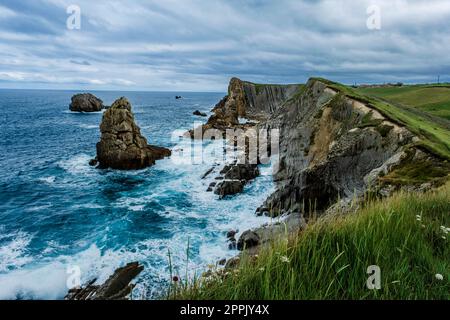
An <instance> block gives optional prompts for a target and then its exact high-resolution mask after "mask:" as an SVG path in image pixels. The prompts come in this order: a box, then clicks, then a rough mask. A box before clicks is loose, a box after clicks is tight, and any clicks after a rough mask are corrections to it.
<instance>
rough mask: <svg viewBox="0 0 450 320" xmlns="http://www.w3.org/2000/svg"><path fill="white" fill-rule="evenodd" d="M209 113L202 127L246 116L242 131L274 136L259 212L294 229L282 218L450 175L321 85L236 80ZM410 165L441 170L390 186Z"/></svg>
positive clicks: (412, 138)
mask: <svg viewBox="0 0 450 320" xmlns="http://www.w3.org/2000/svg"><path fill="white" fill-rule="evenodd" d="M214 112H215V114H214V116H213V117H211V118H210V119H209V121H208V123H207V124H206V125H205V126H204V129H205V128H217V129H226V128H241V127H242V124H240V123H239V121H238V119H239V117H245V118H247V119H252V120H254V121H255V122H253V123H250V124H249V123H247V124H246V126H245V127H244V128H249V127H252V126H253V127H256V128H257V129H261V128H266V129H279V130H280V139H279V153H278V157H279V167H278V170H277V171H276V172H274V179H275V181H276V184H277V189H276V191H275V192H274V193H273V194H272V195H271V196H270V197H269V198H268V199H267V200H266V201H265V203H264V204H262V206H261V207H260V208H257V214H261V215H270V216H273V217H275V216H281V217H282V219H281V220H282V221H293V223H294V224H297V225H298V223H297V220H298V219H291V218H287V217H289V216H292V215H293V214H294V216H298V217H301V218H302V219H303V218H304V217H305V218H306V219H307V218H308V215H309V214H310V213H311V212H314V214H317V213H318V214H321V213H326V212H328V213H330V212H334V211H335V210H336V209H339V210H341V209H342V210H348V209H349V208H351V207H352V206H353V205H356V206H357V205H358V200H360V199H363V198H364V196H366V195H367V194H368V193H369V191H370V192H371V193H375V194H376V195H377V196H387V195H389V194H390V193H391V192H392V191H393V190H396V189H398V188H409V189H414V190H427V189H429V188H431V187H432V186H433V185H434V184H437V183H439V181H442V179H443V178H445V177H446V176H447V175H448V173H449V172H450V168H449V165H448V163H447V162H445V161H442V159H439V157H437V156H436V155H434V154H432V153H430V152H428V151H426V150H424V149H423V148H421V147H420V140H421V138H422V137H420V136H419V135H417V134H414V133H412V131H411V130H409V129H408V127H407V126H405V125H403V124H402V123H399V122H398V121H396V120H394V119H391V118H390V117H387V116H386V115H385V114H384V113H381V112H380V111H379V110H377V109H376V108H374V106H373V105H370V104H368V103H365V102H364V101H360V100H358V99H355V98H354V97H352V96H349V95H347V94H346V93H345V92H340V91H339V90H336V88H335V87H333V86H330V85H329V84H328V83H327V82H326V81H321V80H319V79H311V80H309V81H308V83H307V84H306V85H304V86H299V85H296V86H292V85H288V86H281V85H280V86H276V85H267V86H261V85H255V84H250V83H248V82H244V81H241V80H239V79H235V78H234V79H232V80H231V82H230V86H229V94H228V96H227V97H225V98H224V99H223V100H222V101H221V102H220V103H219V104H218V105H217V106H216V108H215V109H214ZM408 166H413V167H414V168H412V170H422V169H424V170H426V168H428V167H433V168H439V170H435V171H436V172H434V173H433V174H431V175H428V176H427V175H425V176H426V177H425V178H424V179H407V177H405V179H400V180H401V183H395V182H394V180H395V179H394V180H393V179H392V177H393V176H394V177H395V176H396V175H398V174H396V173H398V172H401V171H402V170H403V171H404V170H405V168H407V167H408ZM417 166H419V168H417ZM397 182H398V180H397ZM276 225H277V224H276ZM276 225H274V226H272V227H271V228H267V226H265V227H263V228H257V229H255V230H253V232H254V233H256V235H257V236H255V237H253V238H259V239H266V240H267V239H268V238H270V237H268V236H267V233H269V234H273V230H274V229H276V228H279V227H277V226H276ZM278 225H279V223H278ZM282 229H283V230H284V228H282ZM289 229H290V228H289ZM253 238H252V239H253ZM241 240H242V241H241V242H245V239H241ZM263 242H264V241H263ZM251 243H252V245H255V243H254V241H252V242H251Z"/></svg>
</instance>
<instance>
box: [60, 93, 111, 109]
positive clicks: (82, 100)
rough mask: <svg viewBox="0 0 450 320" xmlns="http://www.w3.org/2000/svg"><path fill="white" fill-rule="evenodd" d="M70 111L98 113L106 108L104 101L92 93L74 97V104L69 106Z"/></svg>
mask: <svg viewBox="0 0 450 320" xmlns="http://www.w3.org/2000/svg"><path fill="white" fill-rule="evenodd" d="M69 108H70V111H74V112H98V111H102V110H103V109H104V108H105V106H104V105H103V101H102V100H100V99H99V98H97V97H96V96H94V95H93V94H90V93H81V94H76V95H74V96H73V97H72V103H71V104H70V106H69Z"/></svg>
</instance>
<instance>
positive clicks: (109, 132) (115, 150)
mask: <svg viewBox="0 0 450 320" xmlns="http://www.w3.org/2000/svg"><path fill="white" fill-rule="evenodd" d="M100 131H101V138H100V142H99V143H97V160H98V163H99V168H112V169H119V170H138V169H143V168H146V167H149V166H151V165H153V164H155V161H156V160H159V159H162V158H164V157H168V156H170V155H171V151H170V150H169V149H166V148H162V147H157V146H152V145H148V144H147V140H146V139H145V138H144V137H143V136H142V135H141V132H140V129H139V127H138V126H137V125H136V123H135V120H134V115H133V112H132V111H131V104H130V103H129V102H128V100H127V99H126V98H123V97H122V98H120V99H118V100H117V101H115V102H114V103H113V105H112V106H111V108H109V109H108V110H107V111H106V112H105V113H104V114H103V120H102V123H101V125H100Z"/></svg>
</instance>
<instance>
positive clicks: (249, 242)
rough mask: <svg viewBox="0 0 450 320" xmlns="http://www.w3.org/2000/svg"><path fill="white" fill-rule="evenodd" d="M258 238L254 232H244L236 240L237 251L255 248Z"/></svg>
mask: <svg viewBox="0 0 450 320" xmlns="http://www.w3.org/2000/svg"><path fill="white" fill-rule="evenodd" d="M259 241H260V238H259V235H258V234H257V233H256V232H253V231H251V230H248V231H245V232H244V233H243V234H242V235H241V236H240V237H239V240H238V243H237V249H238V250H239V251H242V250H244V249H249V248H253V247H256V246H257V245H258V244H259Z"/></svg>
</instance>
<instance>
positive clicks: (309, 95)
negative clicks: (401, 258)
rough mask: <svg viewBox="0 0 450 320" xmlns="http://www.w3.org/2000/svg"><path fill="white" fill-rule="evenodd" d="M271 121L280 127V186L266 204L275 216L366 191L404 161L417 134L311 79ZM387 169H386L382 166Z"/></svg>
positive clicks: (320, 206)
mask: <svg viewBox="0 0 450 320" xmlns="http://www.w3.org/2000/svg"><path fill="white" fill-rule="evenodd" d="M302 91H303V92H302V93H301V94H300V95H299V96H298V97H297V98H296V99H292V100H291V101H288V102H287V103H286V104H285V105H283V107H282V108H280V109H279V110H277V112H275V113H274V114H273V116H272V117H271V118H270V120H269V121H268V122H267V123H266V126H270V127H276V128H280V154H279V156H280V169H279V171H278V172H277V173H276V174H275V180H276V181H277V183H278V189H277V191H276V192H275V193H274V194H273V195H272V196H270V197H269V199H267V201H266V203H265V205H264V206H263V207H264V210H265V211H268V212H269V213H270V214H271V215H280V214H282V213H285V212H293V211H299V210H300V211H303V210H306V211H308V209H309V207H313V209H316V210H319V211H320V210H324V209H327V208H328V207H329V206H331V205H333V204H335V203H336V201H337V200H338V199H341V203H345V202H349V201H350V200H352V199H353V198H354V197H358V196H361V195H362V194H363V193H364V192H365V191H366V190H367V189H368V187H369V186H370V185H371V184H372V183H374V182H375V181H376V178H377V177H378V176H379V175H380V174H381V173H382V172H383V173H386V172H384V171H386V170H389V169H390V168H392V167H394V165H396V164H399V163H400V161H401V160H402V158H403V157H404V156H405V155H404V149H405V148H404V147H405V146H406V145H407V144H410V143H412V142H413V141H414V139H415V137H414V135H413V134H412V133H411V132H409V131H408V130H407V129H405V128H404V127H400V126H398V125H396V124H394V123H393V122H391V121H390V120H389V119H386V118H385V117H384V116H382V115H381V114H380V113H379V112H378V111H376V110H373V109H371V108H369V107H367V106H366V105H364V104H363V103H361V102H358V101H355V100H353V99H351V98H348V97H347V96H344V95H342V94H338V93H337V92H335V91H333V90H331V89H329V88H328V87H327V86H326V85H325V84H323V83H322V82H320V81H316V80H311V81H309V82H308V83H307V85H306V86H305V88H303V89H302ZM382 167H383V168H384V169H383V170H381V169H380V168H382Z"/></svg>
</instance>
